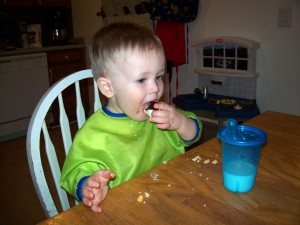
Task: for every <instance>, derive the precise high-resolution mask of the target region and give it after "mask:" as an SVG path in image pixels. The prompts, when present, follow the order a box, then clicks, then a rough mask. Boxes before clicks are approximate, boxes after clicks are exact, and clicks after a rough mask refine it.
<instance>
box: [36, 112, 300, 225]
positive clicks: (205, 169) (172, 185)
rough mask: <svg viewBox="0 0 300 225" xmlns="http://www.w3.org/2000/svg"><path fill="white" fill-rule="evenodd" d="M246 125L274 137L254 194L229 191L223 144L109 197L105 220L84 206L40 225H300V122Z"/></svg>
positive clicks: (265, 116)
mask: <svg viewBox="0 0 300 225" xmlns="http://www.w3.org/2000/svg"><path fill="white" fill-rule="evenodd" d="M245 124H246V125H251V126H255V127H257V128H260V129H262V130H264V131H265V132H266V133H267V135H268V139H267V142H266V143H265V144H264V145H263V146H262V151H261V158H260V163H259V168H258V172H257V177H256V182H255V186H254V188H253V189H252V190H251V191H249V192H247V193H235V192H230V191H228V190H227V189H225V188H224V186H223V182H222V145H221V141H220V140H219V139H218V138H217V137H216V138H214V139H212V140H210V141H208V142H205V143H203V144H201V145H198V146H196V147H194V148H192V149H191V150H188V151H187V152H186V153H185V154H182V155H180V156H178V157H176V158H174V159H172V160H169V161H167V162H165V163H163V164H161V165H159V166H157V167H155V168H153V169H152V170H150V171H148V172H146V173H144V174H142V175H140V176H138V177H135V178H133V179H131V180H130V181H128V182H125V183H123V184H121V185H119V186H117V187H115V188H113V189H111V190H109V193H108V195H107V197H106V199H105V200H104V201H103V202H102V203H101V207H102V209H103V211H102V212H101V213H94V212H92V211H91V210H90V209H89V208H88V207H86V206H84V205H83V204H79V205H77V206H75V207H72V208H71V209H70V210H67V211H65V212H62V213H60V214H58V215H57V216H55V217H53V218H50V219H47V220H45V221H43V222H41V223H40V224H41V225H42V224H43V225H45V224H48V225H50V224H51V225H54V224H72V225H76V224H88V225H93V224H122V225H123V224H153V225H159V224H180V225H182V224H188V225H192V224H205V225H206V224H231V225H234V224H243V225H245V224H251V225H254V224H255V225H256V224H268V225H269V224H293V225H294V224H300V116H296V115H290V114H284V113H279V112H273V111H266V112H264V113H262V114H260V115H259V116H257V117H255V118H253V119H251V120H249V121H247V122H245Z"/></svg>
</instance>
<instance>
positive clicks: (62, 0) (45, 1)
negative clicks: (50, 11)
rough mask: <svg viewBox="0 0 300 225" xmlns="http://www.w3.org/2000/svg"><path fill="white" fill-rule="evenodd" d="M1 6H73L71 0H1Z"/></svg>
mask: <svg viewBox="0 0 300 225" xmlns="http://www.w3.org/2000/svg"><path fill="white" fill-rule="evenodd" d="M0 6H7V7H25V6H28V7H33V6H38V7H67V8H71V0H0Z"/></svg>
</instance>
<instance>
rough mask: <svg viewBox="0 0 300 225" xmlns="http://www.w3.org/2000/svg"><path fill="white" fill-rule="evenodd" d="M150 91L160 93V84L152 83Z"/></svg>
mask: <svg viewBox="0 0 300 225" xmlns="http://www.w3.org/2000/svg"><path fill="white" fill-rule="evenodd" d="M150 90H151V92H158V91H159V86H158V83H157V82H152V84H151V88H150Z"/></svg>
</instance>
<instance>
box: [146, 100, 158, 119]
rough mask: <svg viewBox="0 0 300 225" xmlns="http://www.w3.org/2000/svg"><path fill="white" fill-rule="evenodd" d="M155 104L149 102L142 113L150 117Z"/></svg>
mask: <svg viewBox="0 0 300 225" xmlns="http://www.w3.org/2000/svg"><path fill="white" fill-rule="evenodd" d="M155 103H156V102H150V104H149V105H148V106H147V108H146V109H144V113H145V114H146V115H147V116H149V117H151V115H152V112H153V111H154V110H156V109H155V108H154V104H155Z"/></svg>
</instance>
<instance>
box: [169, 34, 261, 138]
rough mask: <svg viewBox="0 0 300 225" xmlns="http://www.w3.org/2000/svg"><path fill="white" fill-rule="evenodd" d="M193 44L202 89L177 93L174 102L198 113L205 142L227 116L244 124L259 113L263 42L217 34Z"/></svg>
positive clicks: (214, 133)
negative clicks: (259, 64) (259, 60)
mask: <svg viewBox="0 0 300 225" xmlns="http://www.w3.org/2000/svg"><path fill="white" fill-rule="evenodd" d="M193 47H194V48H195V50H196V53H197V67H196V68H195V70H194V72H195V73H196V74H197V75H198V82H199V85H198V86H199V88H196V89H195V91H194V93H192V94H183V95H178V96H177V97H175V98H173V103H174V104H175V105H176V107H178V108H182V109H184V110H188V111H192V112H194V113H195V114H196V115H197V116H199V118H200V119H201V120H202V122H203V125H204V129H203V140H202V141H207V140H209V139H211V138H213V137H215V136H216V135H217V131H218V129H219V128H221V127H222V126H223V125H224V123H225V122H226V121H227V119H228V118H233V119H235V120H237V121H238V122H239V123H243V122H244V121H246V120H248V119H250V118H252V117H254V116H257V115H259V114H260V111H259V109H258V107H257V105H256V83H257V77H258V76H259V75H258V73H257V72H256V50H257V49H258V48H259V47H260V44H259V43H258V42H256V41H253V40H249V39H245V38H240V37H216V38H208V39H205V40H201V41H199V42H196V43H194V44H193Z"/></svg>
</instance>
